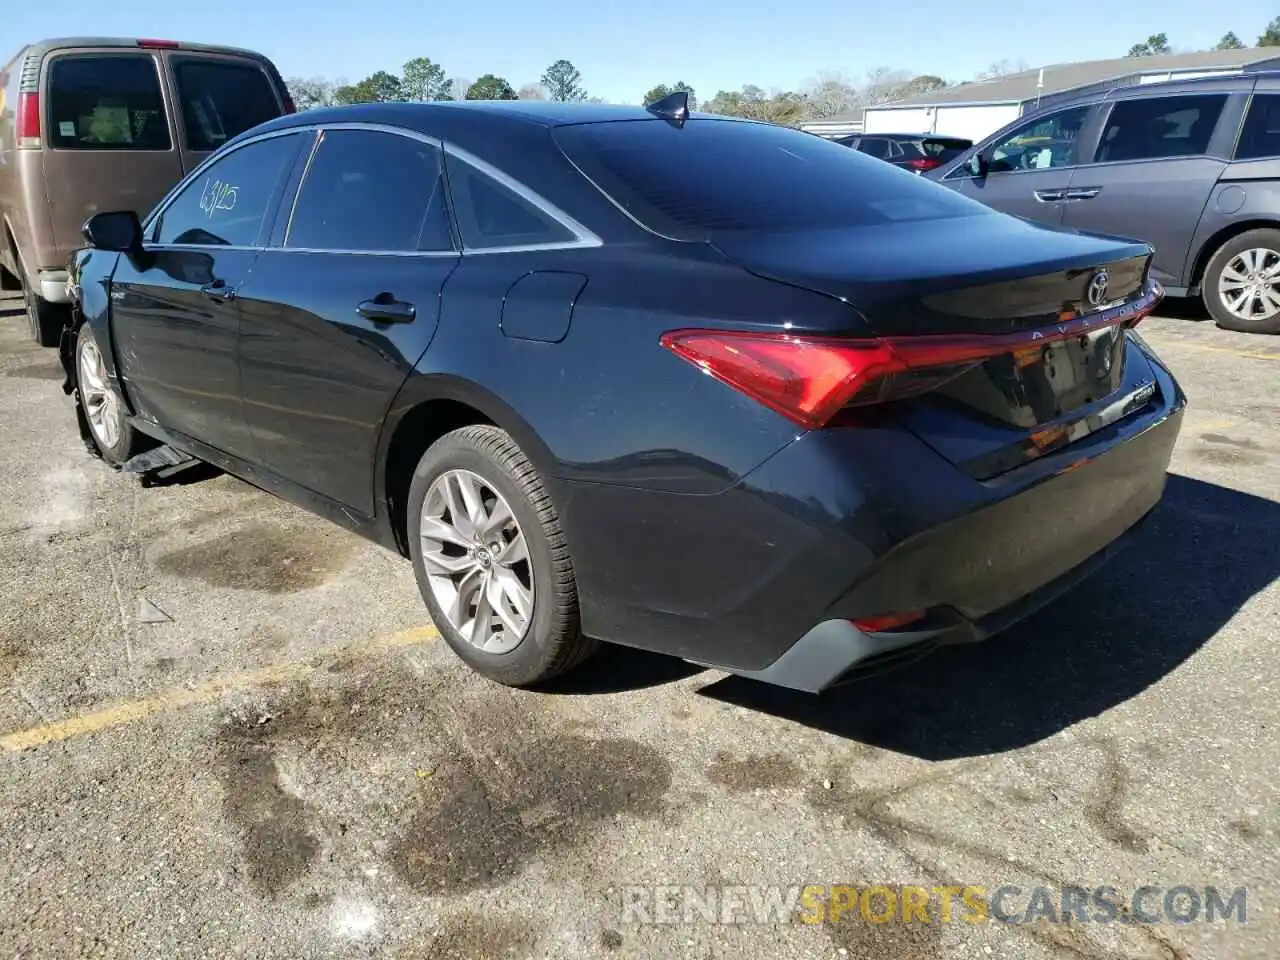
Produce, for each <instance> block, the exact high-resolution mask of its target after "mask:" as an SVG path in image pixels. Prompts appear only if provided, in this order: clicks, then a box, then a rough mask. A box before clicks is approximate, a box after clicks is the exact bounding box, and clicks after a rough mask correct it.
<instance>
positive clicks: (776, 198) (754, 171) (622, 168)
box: [555, 116, 991, 239]
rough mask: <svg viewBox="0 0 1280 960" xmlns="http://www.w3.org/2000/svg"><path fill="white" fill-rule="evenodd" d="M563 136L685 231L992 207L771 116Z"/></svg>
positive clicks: (599, 179) (640, 216) (703, 233)
mask: <svg viewBox="0 0 1280 960" xmlns="http://www.w3.org/2000/svg"><path fill="white" fill-rule="evenodd" d="M555 137H556V140H557V142H558V143H559V145H560V148H561V149H562V150H563V151H564V153H565V155H566V156H568V158H569V159H570V160H571V161H573V162H574V163H575V164H576V165H577V166H578V168H579V169H581V170H582V171H583V172H584V173H585V174H586V175H587V176H588V177H589V178H590V179H591V180H592V181H594V182H595V184H596V185H597V186H598V187H599V188H600V189H601V190H603V191H604V192H605V193H606V194H607V195H609V196H610V197H611V198H612V199H613V200H614V201H615V202H616V203H618V204H619V205H620V206H621V207H622V208H623V209H625V210H626V211H627V212H629V213H630V214H631V215H632V216H633V217H635V218H636V219H637V220H639V221H640V222H641V223H642V224H644V225H645V226H646V227H648V228H649V229H651V230H653V231H655V232H657V233H660V234H663V235H664V236H670V237H676V238H678V239H702V238H705V237H707V236H709V235H711V234H713V233H718V232H723V231H784V230H809V229H813V230H818V229H831V228H839V227H862V226H870V225H874V224H885V223H897V222H901V221H906V220H944V219H954V218H957V217H973V216H984V215H987V214H989V213H991V210H990V209H989V208H988V207H986V206H983V205H982V204H979V203H977V202H976V201H973V200H969V199H968V198H966V197H963V196H961V195H960V194H958V193H955V192H953V191H951V190H948V189H947V188H946V187H942V186H939V185H937V184H934V183H932V182H930V181H928V180H924V179H922V178H920V177H917V176H914V175H912V174H909V173H906V172H904V171H902V170H899V169H897V168H895V167H893V166H891V165H889V164H887V163H884V162H882V161H880V160H876V159H874V158H872V157H868V156H865V155H864V154H861V153H859V152H858V151H856V150H850V149H849V148H848V147H844V146H841V145H840V144H837V143H833V142H831V141H829V140H823V139H821V138H820V137H815V136H811V135H809V134H807V133H802V132H800V131H798V130H792V129H789V128H787V127H779V126H774V125H772V124H764V123H748V122H743V121H735V120H718V119H713V118H707V117H698V116H695V117H693V118H691V119H690V120H689V121H688V122H687V123H686V124H685V126H684V127H683V128H681V127H677V126H675V125H673V124H671V123H667V122H665V121H663V120H658V119H655V120H624V121H613V122H606V123H589V124H576V125H569V126H563V127H557V128H556V130H555Z"/></svg>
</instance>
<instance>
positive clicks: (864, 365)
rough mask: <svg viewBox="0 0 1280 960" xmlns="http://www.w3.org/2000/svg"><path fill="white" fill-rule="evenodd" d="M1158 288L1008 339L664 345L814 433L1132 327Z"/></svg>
mask: <svg viewBox="0 0 1280 960" xmlns="http://www.w3.org/2000/svg"><path fill="white" fill-rule="evenodd" d="M1161 296H1162V291H1161V290H1160V289H1159V288H1158V287H1155V286H1153V287H1152V288H1151V290H1150V291H1149V292H1148V293H1147V295H1145V296H1144V297H1143V298H1142V299H1141V300H1139V301H1136V302H1135V303H1133V304H1130V305H1128V306H1125V307H1119V308H1115V309H1114V310H1111V311H1106V312H1103V313H1097V314H1093V315H1085V316H1079V317H1075V318H1071V319H1068V318H1066V317H1063V318H1062V320H1061V322H1060V323H1057V324H1055V325H1054V326H1052V327H1040V328H1038V329H1032V330H1022V331H1018V332H1016V333H1005V334H991V335H981V334H958V335H955V336H951V335H938V334H930V335H924V336H918V337H875V338H867V339H856V340H855V339H837V338H834V337H807V336H796V335H793V334H790V333H785V332H764V333H757V332H754V331H751V332H749V331H740V330H672V331H670V332H669V333H665V334H663V335H662V337H661V340H660V342H661V343H662V345H663V346H664V347H666V348H667V349H668V350H671V351H672V352H674V353H676V354H677V355H678V356H681V357H683V358H684V359H686V360H688V361H689V362H690V363H692V364H693V365H694V366H696V367H698V368H699V369H700V370H702V372H703V373H706V374H708V375H709V376H712V377H715V378H716V379H717V380H719V381H721V382H722V383H726V384H728V385H729V386H731V387H733V388H734V389H736V390H739V391H741V392H742V393H745V394H746V395H747V396H749V397H751V398H753V399H754V400H757V401H758V402H760V403H762V404H764V405H765V406H766V407H769V408H770V409H771V410H774V411H776V412H778V413H780V414H782V415H783V416H784V417H787V418H789V419H790V420H792V421H794V422H795V423H798V424H799V425H800V426H802V427H805V428H807V429H810V430H816V429H818V428H819V427H822V426H825V425H826V424H827V423H828V422H829V421H830V420H831V418H832V417H834V416H835V415H836V413H838V412H839V411H840V410H842V409H844V408H845V407H851V406H865V405H868V404H875V403H886V402H888V401H890V400H902V399H905V398H907V397H914V396H918V395H920V394H922V393H927V392H928V391H930V390H933V389H935V388H937V387H939V386H941V385H942V384H944V383H946V382H948V381H949V380H953V379H955V378H956V377H958V376H959V375H960V374H962V373H964V372H965V371H966V370H969V369H970V368H972V367H974V366H977V365H978V364H980V363H983V362H985V361H987V360H990V359H992V358H993V357H1001V356H1006V355H1012V356H1013V357H1014V359H1015V362H1016V361H1017V359H1018V358H1019V357H1020V356H1022V355H1024V354H1028V353H1038V352H1039V351H1040V350H1042V349H1043V348H1044V347H1045V346H1046V345H1047V344H1049V343H1053V342H1054V341H1057V340H1067V339H1069V338H1071V337H1077V336H1080V335H1081V334H1084V333H1087V332H1089V331H1093V330H1099V329H1102V328H1103V327H1107V326H1119V325H1125V326H1133V325H1134V324H1136V323H1137V322H1138V321H1139V320H1140V319H1142V318H1143V317H1145V316H1146V315H1147V314H1149V313H1150V312H1151V311H1152V310H1154V309H1155V307H1156V305H1157V304H1158V303H1159V302H1160V298H1161Z"/></svg>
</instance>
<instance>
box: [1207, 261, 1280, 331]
mask: <svg viewBox="0 0 1280 960" xmlns="http://www.w3.org/2000/svg"><path fill="white" fill-rule="evenodd" d="M1218 295H1219V296H1220V297H1221V299H1222V305H1223V306H1224V307H1226V309H1227V311H1228V312H1229V313H1230V314H1231V315H1232V316H1235V317H1239V318H1240V319H1241V320H1248V321H1251V322H1257V321H1260V320H1269V319H1271V318H1272V317H1274V316H1275V315H1276V314H1277V313H1280V253H1277V252H1276V251H1275V250H1271V249H1268V248H1266V247H1254V248H1253V249H1251V250H1241V251H1240V252H1239V253H1237V254H1236V255H1235V256H1233V257H1232V258H1231V259H1230V260H1228V261H1227V264H1226V266H1225V267H1223V268H1222V273H1221V275H1220V276H1219V277H1218Z"/></svg>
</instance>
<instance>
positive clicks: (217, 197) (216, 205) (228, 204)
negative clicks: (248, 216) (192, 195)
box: [200, 179, 240, 219]
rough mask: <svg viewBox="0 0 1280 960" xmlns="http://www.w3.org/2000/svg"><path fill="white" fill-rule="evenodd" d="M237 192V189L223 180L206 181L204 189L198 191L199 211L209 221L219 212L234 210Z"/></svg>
mask: <svg viewBox="0 0 1280 960" xmlns="http://www.w3.org/2000/svg"><path fill="white" fill-rule="evenodd" d="M239 192H240V188H239V187H233V186H232V185H231V184H229V183H227V182H226V181H225V180H207V179H206V180H205V182H204V189H203V190H201V191H200V209H201V210H203V211H204V214H205V216H206V217H209V218H210V219H213V215H214V214H215V213H217V212H218V211H219V210H234V209H235V208H236V197H237V195H238V194H239Z"/></svg>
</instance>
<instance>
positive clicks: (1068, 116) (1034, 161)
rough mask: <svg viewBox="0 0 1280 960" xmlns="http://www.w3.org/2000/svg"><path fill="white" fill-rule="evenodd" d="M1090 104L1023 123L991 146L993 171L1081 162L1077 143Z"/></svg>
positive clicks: (1029, 168)
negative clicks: (1023, 124) (1024, 124)
mask: <svg viewBox="0 0 1280 960" xmlns="http://www.w3.org/2000/svg"><path fill="white" fill-rule="evenodd" d="M1090 109H1091V108H1090V107H1088V106H1083V107H1072V108H1071V109H1070V110H1063V111H1061V112H1059V113H1054V114H1050V115H1049V116H1047V117H1041V118H1040V119H1038V120H1033V121H1031V122H1030V123H1028V124H1027V125H1026V126H1022V127H1019V128H1018V129H1017V130H1015V131H1014V132H1013V133H1012V134H1011V135H1009V136H1008V137H1006V138H1005V139H1004V140H1002V141H1001V142H1000V143H998V144H996V145H995V146H994V147H993V148H992V149H991V154H990V157H991V164H990V167H989V168H988V172H989V173H1012V172H1013V171H1015V170H1046V169H1050V168H1052V167H1070V166H1074V165H1075V164H1077V163H1079V162H1080V157H1079V155H1078V151H1077V143H1078V141H1079V138H1080V128H1081V127H1083V126H1084V122H1085V120H1086V119H1087V118H1088V116H1089V110H1090Z"/></svg>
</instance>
